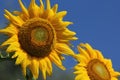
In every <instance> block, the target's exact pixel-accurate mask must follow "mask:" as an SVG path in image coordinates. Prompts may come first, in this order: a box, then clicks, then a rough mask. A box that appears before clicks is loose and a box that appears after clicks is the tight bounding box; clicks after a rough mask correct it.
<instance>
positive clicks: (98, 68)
mask: <svg viewBox="0 0 120 80" xmlns="http://www.w3.org/2000/svg"><path fill="white" fill-rule="evenodd" d="M78 51H79V52H80V54H77V55H76V56H75V58H76V60H77V61H78V62H79V63H78V64H77V65H76V66H75V67H74V69H75V70H76V71H75V72H74V73H75V74H76V77H75V80H118V79H117V76H120V73H119V72H116V71H114V69H113V68H112V62H111V60H110V59H106V58H104V57H103V55H102V53H101V52H100V51H98V50H95V49H93V48H92V47H91V46H90V45H89V44H87V43H86V44H82V43H81V44H80V45H79V46H78Z"/></svg>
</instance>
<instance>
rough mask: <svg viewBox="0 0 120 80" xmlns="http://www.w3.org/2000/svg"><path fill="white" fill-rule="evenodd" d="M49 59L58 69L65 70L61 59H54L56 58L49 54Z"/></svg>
mask: <svg viewBox="0 0 120 80" xmlns="http://www.w3.org/2000/svg"><path fill="white" fill-rule="evenodd" d="M49 58H50V60H51V61H52V62H53V63H55V64H56V65H57V66H58V67H59V68H60V69H62V70H65V67H64V66H63V65H62V62H61V61H58V60H56V58H55V57H54V56H52V55H50V56H49Z"/></svg>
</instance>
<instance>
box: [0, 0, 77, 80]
mask: <svg viewBox="0 0 120 80" xmlns="http://www.w3.org/2000/svg"><path fill="white" fill-rule="evenodd" d="M18 1H19V4H20V7H21V11H13V13H10V12H9V11H8V10H5V14H4V16H5V17H6V18H7V19H8V20H9V21H10V23H9V25H8V26H7V27H6V28H4V29H0V33H4V34H7V35H8V36H9V39H8V40H6V41H5V42H3V43H2V45H1V46H2V47H3V46H6V45H9V46H8V47H7V49H6V52H7V53H13V52H14V55H13V56H12V58H16V62H15V64H16V65H21V67H22V70H23V74H24V76H26V68H27V67H28V68H29V69H30V71H31V72H32V74H33V77H34V78H35V79H37V78H38V75H39V70H41V72H42V74H43V78H44V80H45V79H46V74H48V75H51V74H52V63H54V64H56V66H58V67H59V68H61V69H62V70H65V67H64V66H63V65H62V60H63V58H64V57H63V56H62V54H66V55H74V52H73V51H72V50H71V48H70V41H71V40H76V39H77V38H76V37H75V34H76V33H75V32H73V31H70V30H69V29H68V28H67V26H68V25H70V24H72V22H69V21H63V17H64V16H65V15H66V14H67V12H66V11H61V12H57V9H58V5H57V4H55V5H54V6H53V7H51V5H50V1H49V0H46V8H45V6H44V4H43V2H42V0H40V6H38V5H37V4H36V2H35V0H31V2H30V5H29V7H28V8H26V7H25V6H24V4H23V3H22V1H21V0H18Z"/></svg>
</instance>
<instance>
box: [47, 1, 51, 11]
mask: <svg viewBox="0 0 120 80" xmlns="http://www.w3.org/2000/svg"><path fill="white" fill-rule="evenodd" d="M47 9H48V10H49V9H51V6H50V0H47Z"/></svg>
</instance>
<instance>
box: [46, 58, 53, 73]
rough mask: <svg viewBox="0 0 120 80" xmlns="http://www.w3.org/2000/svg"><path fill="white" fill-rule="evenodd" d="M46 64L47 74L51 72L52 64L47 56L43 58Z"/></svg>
mask: <svg viewBox="0 0 120 80" xmlns="http://www.w3.org/2000/svg"><path fill="white" fill-rule="evenodd" d="M45 60H46V64H47V73H48V75H51V74H52V64H51V61H50V60H49V58H48V57H46V58H45Z"/></svg>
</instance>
